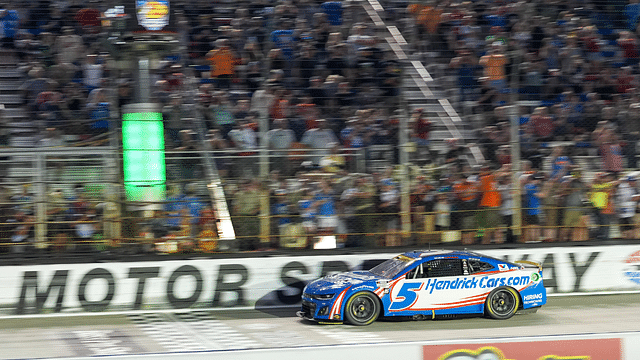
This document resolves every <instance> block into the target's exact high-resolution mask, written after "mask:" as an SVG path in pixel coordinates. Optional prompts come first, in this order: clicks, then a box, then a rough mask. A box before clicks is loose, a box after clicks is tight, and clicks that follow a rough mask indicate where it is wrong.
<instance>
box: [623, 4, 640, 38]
mask: <svg viewBox="0 0 640 360" xmlns="http://www.w3.org/2000/svg"><path fill="white" fill-rule="evenodd" d="M624 15H625V17H626V19H627V30H629V31H636V27H637V26H638V19H640V3H638V0H630V1H629V4H627V5H626V6H625V7H624Z"/></svg>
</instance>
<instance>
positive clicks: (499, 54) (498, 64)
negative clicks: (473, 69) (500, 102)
mask: <svg viewBox="0 0 640 360" xmlns="http://www.w3.org/2000/svg"><path fill="white" fill-rule="evenodd" d="M502 48H503V44H502V42H500V41H494V42H493V43H492V44H491V48H490V49H489V53H488V54H486V55H484V56H483V57H481V58H480V65H482V67H483V68H484V76H486V77H488V78H489V81H490V83H491V86H492V87H493V88H495V89H496V91H498V92H501V91H502V89H504V88H505V87H506V86H507V70H506V66H507V64H508V63H509V58H507V56H506V55H505V54H504V53H503V49H502Z"/></svg>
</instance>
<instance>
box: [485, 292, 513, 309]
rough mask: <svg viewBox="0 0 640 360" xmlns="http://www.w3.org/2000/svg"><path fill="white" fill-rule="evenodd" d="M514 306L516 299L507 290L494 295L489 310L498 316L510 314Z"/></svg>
mask: <svg viewBox="0 0 640 360" xmlns="http://www.w3.org/2000/svg"><path fill="white" fill-rule="evenodd" d="M515 306H516V299H515V297H514V296H513V294H512V293H511V292H509V291H507V290H501V291H498V292H497V293H495V294H494V296H493V298H492V299H491V308H492V309H493V311H494V312H495V313H496V314H498V315H507V314H510V313H511V312H512V311H513V309H514V307H515Z"/></svg>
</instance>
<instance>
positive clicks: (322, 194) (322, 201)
mask: <svg viewBox="0 0 640 360" xmlns="http://www.w3.org/2000/svg"><path fill="white" fill-rule="evenodd" d="M314 201H315V203H316V206H317V209H318V229H319V230H320V231H324V232H327V233H333V232H334V230H335V228H336V227H337V226H338V219H337V218H336V210H335V196H334V191H333V189H332V188H331V185H329V183H328V182H327V181H321V182H320V189H319V191H318V192H317V193H316V195H315V197H314Z"/></svg>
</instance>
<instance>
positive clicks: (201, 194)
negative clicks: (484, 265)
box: [0, 0, 640, 257]
mask: <svg viewBox="0 0 640 360" xmlns="http://www.w3.org/2000/svg"><path fill="white" fill-rule="evenodd" d="M491 5H495V6H491ZM635 5H637V4H634V3H629V4H627V2H626V1H612V2H607V3H604V2H602V1H581V2H567V3H560V2H552V4H547V2H543V1H533V0H531V1H521V2H495V4H494V2H493V1H489V2H488V3H486V2H462V1H453V2H447V3H442V4H440V3H435V2H433V3H432V2H425V3H423V2H415V3H414V2H401V1H379V0H362V1H348V2H339V1H327V2H323V1H314V0H308V1H300V2H296V1H293V2H292V1H281V2H274V3H270V2H267V1H258V2H242V1H241V2H238V3H237V4H235V5H234V6H231V4H226V5H225V6H214V5H212V4H210V3H209V2H205V1H202V2H196V3H194V4H187V3H186V2H182V1H176V2H172V5H171V13H170V18H171V23H170V25H169V26H170V30H171V31H165V32H154V31H155V30H154V31H145V32H141V31H140V29H137V28H136V29H137V30H136V31H131V29H128V28H127V26H129V25H127V24H128V22H129V23H130V22H131V21H134V20H135V19H134V18H135V16H133V15H132V13H131V14H129V13H127V11H130V10H131V9H129V8H128V6H129V5H127V6H125V7H118V6H115V5H113V4H112V2H110V1H96V2H91V3H89V4H86V5H83V6H85V7H83V6H76V5H69V4H67V3H66V2H62V3H60V2H49V1H42V2H36V3H33V4H31V3H30V4H29V6H26V7H17V6H16V7H15V8H11V7H10V6H12V5H11V4H8V5H7V6H9V8H7V9H5V10H3V11H2V12H0V21H1V22H2V24H3V26H4V27H3V29H4V38H3V41H2V45H3V46H2V48H0V104H2V106H3V108H2V110H1V114H2V119H1V120H2V121H1V123H0V125H1V126H2V129H1V130H2V131H1V132H0V135H1V136H0V140H2V143H0V162H1V163H2V170H0V190H1V191H0V210H1V212H2V214H1V215H0V251H1V252H3V253H6V254H7V256H14V257H24V256H34V257H56V256H59V255H60V254H62V253H83V254H84V253H87V252H91V253H93V254H102V255H106V254H121V253H139V252H145V253H156V252H181V253H189V254H191V253H212V252H223V253H226V252H235V251H251V250H274V249H277V250H304V249H314V248H318V249H319V248H325V247H330V248H334V247H362V248H377V247H385V246H414V245H416V246H418V245H422V244H425V243H426V242H429V243H431V242H436V243H438V242H450V241H451V242H454V243H462V244H464V245H468V244H473V243H475V242H479V243H482V244H490V243H503V242H505V241H508V242H516V241H518V242H539V241H556V240H560V241H572V240H574V241H577V240H588V239H592V238H595V237H606V238H609V237H619V238H627V239H635V238H637V237H638V236H639V235H640V234H639V233H638V229H639V228H640V227H639V226H638V224H639V222H638V221H637V219H636V217H637V216H638V215H636V214H635V208H636V206H635V205H636V203H637V201H634V200H633V199H634V196H633V195H634V194H636V193H638V189H637V186H636V184H635V180H634V178H633V176H634V175H635V170H636V169H637V161H636V158H637V153H636V144H637V142H638V140H640V126H638V120H639V119H638V118H637V115H636V114H635V113H636V111H635V110H636V109H637V107H638V104H640V98H638V89H640V83H639V81H638V73H639V71H640V69H639V68H638V51H639V48H638V39H637V36H636V22H637V20H638V16H637V13H638V9H637V7H636V6H635ZM136 26H138V25H136ZM139 103H145V104H146V103H153V104H155V106H157V109H160V110H158V111H159V112H161V113H162V116H163V121H162V124H163V127H164V137H163V142H164V148H163V157H164V162H163V166H164V167H165V169H166V181H165V182H163V184H162V186H163V187H164V186H166V194H165V195H164V196H162V198H160V199H154V200H147V201H141V200H134V199H132V198H131V197H130V196H128V195H127V194H128V193H127V191H126V189H125V184H124V180H123V179H124V178H125V175H124V174H123V172H124V167H125V166H124V164H123V156H124V152H125V149H124V147H123V133H122V116H123V114H125V113H126V112H127V110H126V109H128V108H131V106H134V107H135V106H136V104H139ZM521 160H522V161H521ZM587 198H589V199H591V201H584V202H583V201H580V202H576V201H574V200H575V199H587ZM536 199H540V200H536ZM595 199H597V200H595ZM603 199H605V200H603ZM630 206H632V207H633V209H634V210H633V211H630V210H625V211H622V209H623V208H624V209H627V208H629V207H630ZM616 209H617V210H616ZM496 214H498V216H494V215H496ZM494 218H495V219H494ZM603 229H607V230H608V229H611V231H606V232H605V231H603ZM585 231H586V235H585Z"/></svg>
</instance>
